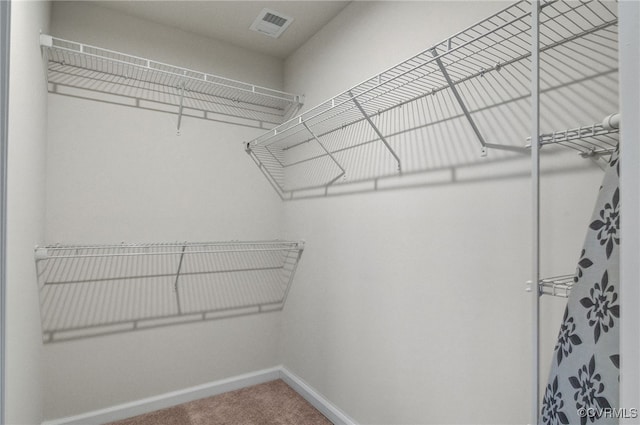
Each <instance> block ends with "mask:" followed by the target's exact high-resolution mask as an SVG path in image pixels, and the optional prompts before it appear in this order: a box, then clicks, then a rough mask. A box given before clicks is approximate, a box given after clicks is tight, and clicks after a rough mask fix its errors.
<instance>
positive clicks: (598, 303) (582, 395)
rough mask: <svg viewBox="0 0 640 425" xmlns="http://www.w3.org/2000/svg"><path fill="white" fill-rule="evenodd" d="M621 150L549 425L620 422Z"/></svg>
mask: <svg viewBox="0 0 640 425" xmlns="http://www.w3.org/2000/svg"><path fill="white" fill-rule="evenodd" d="M619 173H620V169H619V162H618V152H617V150H616V152H615V153H614V154H613V156H612V158H611V160H610V162H609V166H608V167H607V169H606V172H605V176H604V180H603V183H602V187H601V188H600V193H599V195H598V200H597V202H596V207H595V209H594V212H593V215H592V217H591V220H590V222H589V223H590V224H589V228H588V230H587V236H586V238H585V243H584V247H583V249H582V252H581V255H580V259H579V261H578V266H577V268H576V274H575V277H574V285H573V287H572V289H571V293H570V294H569V299H568V302H567V307H566V309H565V312H564V317H563V321H562V325H561V326H560V332H559V334H558V341H557V343H556V346H555V350H554V353H553V361H552V365H551V371H550V374H549V381H548V384H547V386H546V390H545V393H544V398H543V402H542V412H541V413H542V414H541V416H540V421H541V423H542V424H545V425H559V424H571V425H574V424H575V425H578V424H580V425H588V424H598V425H600V424H617V423H618V416H619V415H620V411H619V410H618V407H619V405H618V400H619V394H618V392H619V382H620V374H619V362H620V354H619V353H620V348H619V347H620V299H619V295H618V294H619V292H618V289H619V269H620V267H619V263H620V260H619V245H620V204H619V201H620V191H619V184H618V183H619Z"/></svg>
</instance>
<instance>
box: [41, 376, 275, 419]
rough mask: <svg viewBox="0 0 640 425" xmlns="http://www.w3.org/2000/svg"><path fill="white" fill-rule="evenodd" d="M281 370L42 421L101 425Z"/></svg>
mask: <svg viewBox="0 0 640 425" xmlns="http://www.w3.org/2000/svg"><path fill="white" fill-rule="evenodd" d="M280 377H281V367H274V368H271V369H263V370H259V371H257V372H253V373H247V374H244V375H239V376H235V377H232V378H228V379H222V380H220V381H215V382H211V383H208V384H203V385H198V386H195V387H191V388H186V389H184V390H179V391H172V392H169V393H165V394H161V395H158V396H155V397H149V398H144V399H142V400H137V401H133V402H130V403H124V404H119V405H116V406H112V407H108V408H106V409H100V410H94V411H93V412H87V413H83V414H80V415H75V416H68V417H66V418H60V419H54V420H50V421H44V422H43V423H42V425H100V424H104V423H108V422H113V421H119V420H121V419H126V418H130V417H132V416H137V415H142V414H144V413H149V412H153V411H156V410H160V409H165V408H167V407H172V406H175V405H178V404H182V403H187V402H189V401H193V400H198V399H200V398H205V397H211V396H214V395H218V394H222V393H226V392H229V391H234V390H239V389H241V388H245V387H250V386H251V385H257V384H262V383H265V382H269V381H273V380H275V379H280Z"/></svg>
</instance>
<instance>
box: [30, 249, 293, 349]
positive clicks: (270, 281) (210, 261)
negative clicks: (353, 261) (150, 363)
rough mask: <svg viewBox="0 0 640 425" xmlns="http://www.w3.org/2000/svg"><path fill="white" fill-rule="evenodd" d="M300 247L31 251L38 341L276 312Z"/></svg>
mask: <svg viewBox="0 0 640 425" xmlns="http://www.w3.org/2000/svg"><path fill="white" fill-rule="evenodd" d="M302 250H303V243H302V242H283V241H264V242H262V241H261V242H211V243H177V244H174V243H160V244H120V245H102V246H100V245H96V246H69V245H65V246H61V245H54V246H47V247H44V248H37V249H36V268H37V273H38V283H39V288H40V304H41V318H42V328H43V339H44V342H45V343H47V342H55V341H62V340H68V339H75V338H82V337H87V336H94V335H101V334H105V333H111V332H116V331H129V330H135V329H138V328H148V327H153V326H159V325H166V324H173V323H182V322H184V321H196V320H210V319H217V318H222V317H230V316H236V315H241V314H254V313H259V312H265V311H274V310H280V309H282V308H283V306H284V303H285V300H286V297H287V293H288V290H289V287H290V285H291V282H292V280H293V277H294V274H295V271H296V268H297V265H298V261H299V259H300V256H301V254H302Z"/></svg>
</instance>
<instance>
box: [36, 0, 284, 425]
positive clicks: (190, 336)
mask: <svg viewBox="0 0 640 425" xmlns="http://www.w3.org/2000/svg"><path fill="white" fill-rule="evenodd" d="M52 33H53V34H54V35H56V36H61V37H68V38H71V39H74V40H79V41H86V42H88V43H92V44H97V45H100V46H105V47H109V48H112V49H116V50H120V51H124V52H127V53H133V54H137V55H141V56H144V57H150V58H153V59H158V60H161V61H166V62H169V63H172V64H176V65H183V66H190V67H193V68H196V69H203V70H205V71H209V72H212V73H217V74H221V75H225V76H228V77H233V78H239V79H245V80H247V81H249V82H256V83H258V84H264V85H267V86H270V87H275V88H278V87H279V86H280V85H281V74H280V73H279V70H280V69H281V66H282V64H281V63H280V62H279V61H276V60H273V59H270V58H266V57H264V58H261V57H260V56H259V55H255V54H254V53H249V52H246V51H243V50H240V49H237V48H233V47H232V46H229V45H221V44H220V43H217V42H215V41H212V40H203V39H202V38H199V37H196V36H192V35H190V34H187V33H184V32H180V31H177V30H173V29H170V28H166V27H161V26H159V25H156V24H153V23H150V22H144V21H140V20H134V19H132V18H128V17H125V16H121V15H119V14H118V13H116V12H111V11H108V10H106V9H105V10H102V9H99V8H97V7H95V6H93V5H88V4H82V3H79V4H77V5H76V4H75V3H74V4H68V3H60V4H58V3H56V4H54V6H53V19H52ZM169 41H170V42H169ZM221 57H222V58H223V59H221ZM48 102H49V125H48V128H47V130H48V136H49V138H48V149H49V152H48V157H47V215H46V242H48V243H56V242H61V243H96V244H101V243H112V242H120V241H128V242H172V241H183V240H188V241H224V240H260V239H275V238H280V237H282V231H281V230H282V229H281V225H280V220H281V209H282V204H281V201H280V199H279V198H278V196H277V195H276V194H275V193H274V192H273V190H272V188H271V186H270V185H269V184H268V182H267V181H266V180H265V179H264V178H263V177H262V174H261V173H260V171H259V170H258V169H257V168H256V167H255V165H254V164H253V162H252V161H251V160H250V159H249V158H248V156H247V154H246V153H245V152H244V149H243V145H242V142H243V141H246V140H250V139H252V138H253V137H255V136H257V135H258V134H260V131H259V130H256V129H250V128H244V127H239V126H232V125H227V124H221V123H215V122H211V121H205V120H199V119H194V118H189V117H185V118H183V120H182V130H181V135H180V136H177V135H176V121H177V117H176V115H175V114H168V113H161V112H155V111H148V110H141V109H136V108H132V107H122V106H117V105H112V104H107V103H101V102H96V101H87V100H82V99H76V98H72V97H66V96H60V95H50V96H49V100H48ZM279 324H280V314H279V313H268V314H261V315H255V316H247V317H241V318H234V319H224V320H219V321H212V322H206V323H197V324H192V325H178V326H171V327H165V328H160V329H153V330H144V331H139V332H133V333H126V334H117V335H112V336H108V337H99V338H90V339H84V340H80V341H75V342H66V343H54V344H48V345H45V347H44V350H43V351H44V357H43V358H44V360H43V376H44V378H43V379H44V382H43V386H44V417H45V419H48V420H50V419H55V418H60V417H65V416H69V415H73V414H79V413H83V412H88V411H91V410H95V409H99V408H103V407H108V406H112V405H115V404H119V403H124V402H130V401H133V400H138V399H141V398H144V397H149V396H153V395H156V394H162V393H165V392H169V391H174V390H179V389H183V388H187V387H190V386H194V385H198V384H203V383H207V382H210V381H215V380H218V379H223V378H227V377H230V376H235V375H239V374H243V373H248V372H252V371H256V370H260V369H264V368H267V367H272V366H276V365H278V364H279V359H278V356H277V354H278V352H277V344H278V336H279V334H278V329H279Z"/></svg>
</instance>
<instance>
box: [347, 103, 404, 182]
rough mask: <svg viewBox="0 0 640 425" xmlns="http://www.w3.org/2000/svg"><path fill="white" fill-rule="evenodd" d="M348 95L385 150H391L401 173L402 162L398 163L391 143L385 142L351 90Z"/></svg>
mask: <svg viewBox="0 0 640 425" xmlns="http://www.w3.org/2000/svg"><path fill="white" fill-rule="evenodd" d="M349 96H351V100H352V101H353V103H354V104H355V105H356V107H357V108H358V109H359V110H360V113H361V114H362V116H363V117H364V119H366V120H367V122H368V123H369V125H370V126H371V128H373V131H375V132H376V134H377V135H378V137H379V138H380V140H381V141H382V143H384V145H385V146H386V148H387V150H388V151H389V152H391V155H393V157H394V158H395V160H396V162H397V163H398V172H399V173H400V174H402V164H401V163H400V157H399V156H398V155H397V154H396V153H395V151H394V150H393V148H392V147H391V145H389V142H387V139H385V137H384V136H383V135H382V133H381V132H380V130H379V129H378V127H377V126H376V125H375V124H374V123H373V121H372V120H371V117H370V116H369V115H367V113H366V112H365V110H364V108H362V105H360V102H358V99H356V97H355V96H354V95H353V93H351V91H349Z"/></svg>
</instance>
